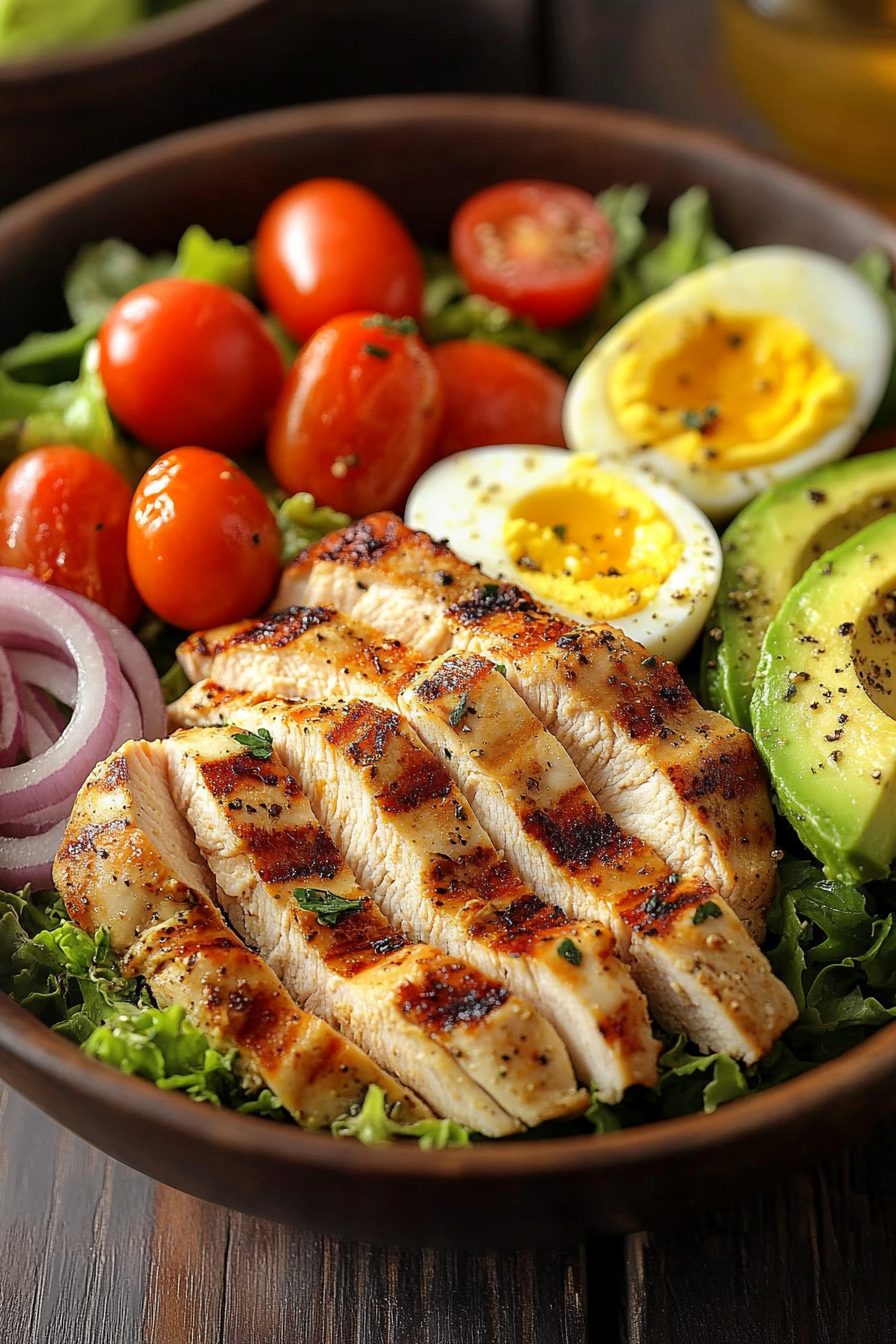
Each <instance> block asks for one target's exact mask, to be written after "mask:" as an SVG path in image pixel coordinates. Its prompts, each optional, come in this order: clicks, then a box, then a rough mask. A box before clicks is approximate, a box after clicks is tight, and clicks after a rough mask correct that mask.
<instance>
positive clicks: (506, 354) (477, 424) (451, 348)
mask: <svg viewBox="0 0 896 1344" xmlns="http://www.w3.org/2000/svg"><path fill="white" fill-rule="evenodd" d="M432 358H433V363H434V364H435V366H436V368H437V369H438V372H439V378H440V379H441V382H442V392H443V394H444V397H445V413H444V415H443V416H442V427H441V429H440V430H439V437H438V440H437V442H436V457H437V458H440V457H448V456H449V454H450V453H460V452H462V451H463V450H464V449H465V448H484V447H487V446H488V445H490V444H495V443H542V444H545V445H546V446H547V447H554V448H565V447H566V441H565V439H564V437H563V399H564V397H565V396H566V380H565V379H564V378H561V377H560V375H559V373H555V372H554V370H553V369H549V368H548V366H547V364H542V363H541V361H540V360H538V359H533V358H532V356H531V355H525V354H523V353H522V352H521V351H519V350H511V349H510V348H509V346H506V345H495V344H494V342H492V341H445V342H444V343H443V344H442V345H437V346H435V347H434V348H433V351H432Z"/></svg>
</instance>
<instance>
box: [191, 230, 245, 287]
mask: <svg viewBox="0 0 896 1344" xmlns="http://www.w3.org/2000/svg"><path fill="white" fill-rule="evenodd" d="M171 274H172V275H179V276H182V277H183V278H184V279H185V280H210V281H212V283H213V284H216V285H224V286H225V287H226V288H227V289H236V290H238V291H239V292H240V294H251V292H252V285H253V278H254V267H253V262H252V253H251V251H250V250H249V248H248V247H244V246H242V245H241V244H238V243H231V242H229V241H228V240H227V239H226V238H213V237H212V235H211V234H210V233H209V232H208V231H207V230H206V229H204V228H203V227H202V225H201V224H191V225H190V227H189V228H188V229H187V231H186V233H185V234H184V236H183V237H182V238H181V240H180V242H179V243H178V245H177V256H176V257H175V259H174V265H173V267H172V269H171Z"/></svg>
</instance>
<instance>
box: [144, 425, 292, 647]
mask: <svg viewBox="0 0 896 1344" xmlns="http://www.w3.org/2000/svg"><path fill="white" fill-rule="evenodd" d="M128 563H129V565H130V567H131V574H132V575H133V577H134V582H135V584H136V585H137V589H138V591H139V593H140V596H141V597H142V598H143V600H144V602H145V603H146V605H147V606H148V607H151V608H152V610H153V611H154V612H156V614H157V615H159V616H161V617H162V618H163V619H164V620H166V621H170V622H171V624H172V625H177V626H180V627H181V629H183V630H194V629H197V628H199V627H202V626H209V625H220V624H222V623H223V622H225V621H236V620H239V619H240V618H241V617H243V616H253V615H254V614H255V613H256V612H257V611H258V609H259V608H260V607H261V606H262V605H263V604H264V602H266V601H267V599H268V598H269V597H270V596H271V593H272V592H273V589H274V585H275V584H276V582H277V578H278V576H279V573H280V531H279V528H278V527H277V523H276V521H275V519H274V515H273V514H272V513H271V510H270V509H269V508H268V505H267V501H266V500H265V497H264V495H263V494H262V493H261V491H260V490H259V488H258V486H257V485H255V484H254V483H253V482H252V481H250V479H249V477H248V476H247V475H246V473H245V472H244V471H241V470H240V468H239V467H238V466H237V465H236V463H235V462H231V460H230V458H228V457H224V456H223V455H222V454H221V453H211V452H209V451H208V450H207V449H206V448H179V449H178V450H177V451H176V452H173V453H166V454H165V456H164V457H160V458H159V460H158V461H157V462H154V463H153V465H152V466H151V467H150V469H149V471H148V472H147V473H146V475H145V476H144V477H143V480H142V481H141V482H140V484H139V485H138V486H137V493H136V494H135V495H134V501H133V504H132V506H131V516H130V521H129V523H128Z"/></svg>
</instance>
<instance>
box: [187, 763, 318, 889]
mask: <svg viewBox="0 0 896 1344" xmlns="http://www.w3.org/2000/svg"><path fill="white" fill-rule="evenodd" d="M204 773H205V771H204V770H203V774H204ZM233 830H234V833H235V834H236V835H238V836H239V838H240V839H241V840H242V842H243V844H244V845H245V846H246V848H247V850H249V852H250V853H251V854H252V856H253V858H254V859H255V863H256V866H257V868H258V875H259V877H260V878H261V880H262V881H263V882H296V883H302V882H305V881H307V879H308V878H310V877H318V878H320V877H323V878H329V877H335V876H336V874H337V873H338V872H339V870H340V868H341V867H342V858H341V856H340V854H339V851H338V850H337V848H336V846H335V845H334V844H333V842H332V840H330V838H329V837H328V836H327V835H325V834H324V833H323V831H321V830H320V829H319V828H318V827H312V826H302V827H292V826H281V827H280V828H279V829H278V830H276V831H271V830H267V829H265V827H263V826H258V825H256V824H255V823H254V822H239V823H237V824H235V825H234V827H233Z"/></svg>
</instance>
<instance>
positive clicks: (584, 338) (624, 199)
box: [423, 184, 731, 377]
mask: <svg viewBox="0 0 896 1344" xmlns="http://www.w3.org/2000/svg"><path fill="white" fill-rule="evenodd" d="M649 195H650V193H649V191H648V189H647V188H646V187H645V186H642V185H641V184H635V185H632V186H618V185H617V186H613V187H609V188H608V189H607V190H606V191H604V192H602V193H601V194H600V195H599V196H598V197H597V202H598V204H599V205H600V207H601V208H602V210H603V211H604V213H605V214H606V215H607V216H608V218H609V220H610V222H611V223H612V225H613V228H614V231H615V233H616V251H615V254H614V259H613V271H612V274H611V276H610V280H609V282H608V284H607V288H606V290H605V291H604V293H603V295H602V297H601V299H600V302H599V303H598V305H597V307H596V308H595V309H594V311H593V312H592V313H590V314H589V315H588V316H586V317H584V318H582V319H581V320H580V321H579V322H576V323H573V324H572V325H570V326H567V327H561V328H559V329H558V330H555V331H541V330H540V329H539V328H538V327H536V326H535V325H534V323H532V322H530V321H528V320H526V319H525V318H519V317H514V316H513V314H512V313H511V312H510V311H509V310H508V309H507V308H504V307H502V306H501V305H500V304H498V303H492V302H491V300H489V299H486V298H483V297H482V295H481V294H470V293H469V292H468V290H467V288H466V286H465V284H464V282H463V280H462V279H461V278H460V276H459V275H458V274H457V272H456V271H455V270H454V268H453V267H452V265H451V262H450V261H449V259H448V258H447V257H444V256H442V255H441V254H439V253H430V254H429V255H428V256H427V257H426V258H425V260H426V263H427V276H428V278H427V285H426V290H425V293H424V300H423V314H424V319H423V330H424V334H425V336H426V339H427V340H428V341H429V342H430V344H435V343H437V342H439V341H447V340H458V339H461V338H464V337H474V338H477V339H479V340H487V341H495V342H497V343H498V344H502V345H510V346H513V347H514V349H517V350H522V351H524V352H525V353H526V354H530V355H534V356H535V357H536V358H537V359H541V360H543V361H544V362H545V363H546V364H550V365H552V366H553V367H554V368H555V369H557V370H558V371H559V372H560V373H562V374H564V375H565V376H566V377H570V376H571V375H572V374H573V373H574V372H575V370H576V369H577V368H578V366H579V364H580V363H581V362H582V360H583V359H584V357H585V355H586V354H587V353H588V351H589V350H590V349H591V348H592V346H594V345H595V344H596V342H597V341H599V340H600V338H601V336H603V335H604V334H605V333H606V332H607V331H609V329H610V328H611V327H612V326H614V325H615V324H616V323H617V322H618V321H619V319H620V318H622V317H624V316H625V314H626V313H628V312H630V311H631V309H632V308H634V307H636V306H637V304H639V303H641V302H642V301H643V300H644V299H646V298H649V297H650V295H651V294H655V293H656V292H657V291H658V290H660V289H664V288H666V286H668V285H670V284H672V282H673V281H674V280H677V279H679V278H680V277H681V276H682V275H686V274H687V273H688V272H689V271H693V270H697V269H698V267H700V266H705V265H706V264H707V263H708V262H710V261H715V260H717V259H718V258H719V257H722V256H725V255H727V253H728V252H730V251H731V249H730V247H729V246H728V244H727V243H726V242H724V241H723V239H721V238H720V237H719V236H718V234H717V233H716V232H715V229H714V226H713V222H712V211H711V208H710V203H709V196H708V194H707V192H706V190H705V189H704V188H703V187H691V188H690V189H689V190H688V191H686V192H684V194H683V195H681V196H679V197H678V199H677V200H675V201H673V203H672V205H671V206H670V209H669V221H668V230H667V233H666V236H665V237H664V238H662V239H661V240H660V241H659V242H658V243H656V244H654V245H653V246H651V240H650V233H649V231H648V229H647V226H646V224H645V223H644V220H643V218H642V216H643V213H644V210H645V207H646V206H647V202H648V199H649Z"/></svg>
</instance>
